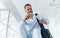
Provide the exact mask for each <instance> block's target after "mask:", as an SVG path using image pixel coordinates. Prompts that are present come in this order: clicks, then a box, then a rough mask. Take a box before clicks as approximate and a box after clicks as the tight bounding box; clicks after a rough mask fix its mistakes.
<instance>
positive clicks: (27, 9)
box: [25, 6, 33, 14]
mask: <svg viewBox="0 0 60 38" xmlns="http://www.w3.org/2000/svg"><path fill="white" fill-rule="evenodd" d="M25 11H26V12H27V14H29V13H32V12H33V11H32V7H31V6H26V8H25Z"/></svg>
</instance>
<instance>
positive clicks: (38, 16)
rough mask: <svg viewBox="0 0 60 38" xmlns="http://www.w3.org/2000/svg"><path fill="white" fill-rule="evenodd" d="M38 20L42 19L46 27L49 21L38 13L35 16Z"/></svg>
mask: <svg viewBox="0 0 60 38" xmlns="http://www.w3.org/2000/svg"><path fill="white" fill-rule="evenodd" d="M36 17H37V18H38V19H39V20H41V19H44V20H45V21H46V22H45V24H46V25H48V24H49V20H48V19H47V18H45V17H43V16H42V15H41V14H40V13H37V16H36Z"/></svg>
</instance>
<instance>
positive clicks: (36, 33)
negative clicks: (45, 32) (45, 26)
mask: <svg viewBox="0 0 60 38" xmlns="http://www.w3.org/2000/svg"><path fill="white" fill-rule="evenodd" d="M33 38H42V36H41V31H40V29H39V28H35V29H34V30H33Z"/></svg>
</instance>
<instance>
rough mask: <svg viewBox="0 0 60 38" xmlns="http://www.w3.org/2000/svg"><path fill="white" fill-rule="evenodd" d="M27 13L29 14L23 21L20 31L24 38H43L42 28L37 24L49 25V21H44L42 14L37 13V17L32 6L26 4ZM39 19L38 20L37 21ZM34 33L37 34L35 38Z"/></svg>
mask: <svg viewBox="0 0 60 38" xmlns="http://www.w3.org/2000/svg"><path fill="white" fill-rule="evenodd" d="M24 9H25V12H26V13H27V14H26V16H25V18H24V19H23V20H22V22H21V24H20V27H21V28H20V31H21V34H22V37H23V38H35V37H36V38H42V36H41V28H40V26H39V24H38V22H37V19H38V20H39V23H42V24H48V22H47V20H46V19H44V18H43V17H42V16H41V15H40V14H38V13H37V16H35V14H33V10H32V6H31V5H30V4H26V5H25V6H24ZM36 18H37V19H36ZM34 31H35V32H36V34H35V36H34Z"/></svg>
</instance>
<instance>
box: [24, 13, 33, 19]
mask: <svg viewBox="0 0 60 38" xmlns="http://www.w3.org/2000/svg"><path fill="white" fill-rule="evenodd" d="M32 17H33V14H32V13H29V14H27V15H26V16H25V18H24V20H27V19H29V18H32Z"/></svg>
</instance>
